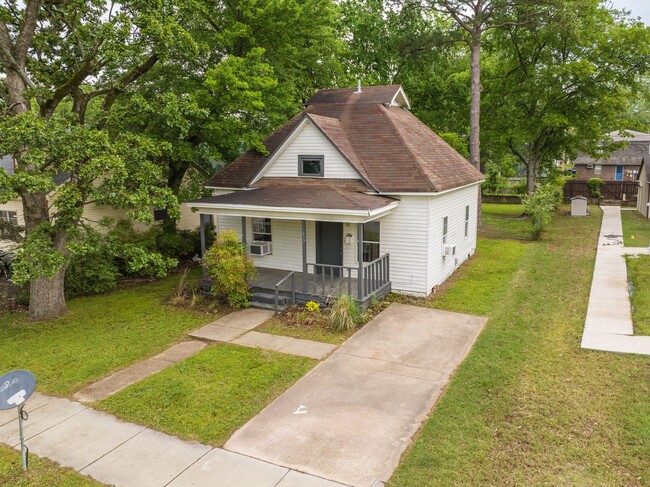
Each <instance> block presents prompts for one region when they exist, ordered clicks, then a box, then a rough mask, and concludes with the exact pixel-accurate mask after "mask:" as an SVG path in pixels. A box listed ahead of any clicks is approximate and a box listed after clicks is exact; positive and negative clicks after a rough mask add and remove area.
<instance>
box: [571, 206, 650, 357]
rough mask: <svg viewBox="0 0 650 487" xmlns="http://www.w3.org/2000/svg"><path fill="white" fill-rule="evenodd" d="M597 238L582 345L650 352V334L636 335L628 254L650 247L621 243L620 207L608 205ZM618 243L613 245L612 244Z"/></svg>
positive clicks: (607, 349) (584, 346) (621, 350)
mask: <svg viewBox="0 0 650 487" xmlns="http://www.w3.org/2000/svg"><path fill="white" fill-rule="evenodd" d="M602 209H603V222H602V224H601V228H600V235H599V238H598V249H597V252H596V262H595V264H594V277H593V279H592V282H591V292H590V295H589V305H588V307H587V316H586V318H585V328H584V332H583V336H582V342H581V347H582V348H587V349H592V350H603V351H610V352H621V353H638V354H644V355H650V337H641V336H633V333H634V327H633V322H632V312H631V306H630V295H629V291H628V282H627V266H626V263H625V255H628V254H648V253H650V249H646V248H638V247H631V248H626V247H623V246H622V239H620V238H615V239H612V238H609V237H607V235H621V234H622V233H623V225H622V221H621V208H620V207H617V206H605V207H602ZM617 242H618V244H619V245H613V244H617Z"/></svg>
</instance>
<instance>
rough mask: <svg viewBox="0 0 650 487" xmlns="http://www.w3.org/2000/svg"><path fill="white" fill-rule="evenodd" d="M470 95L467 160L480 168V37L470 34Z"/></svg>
mask: <svg viewBox="0 0 650 487" xmlns="http://www.w3.org/2000/svg"><path fill="white" fill-rule="evenodd" d="M470 51H471V83H470V88H471V96H470V111H469V130H470V132H469V162H471V163H472V165H474V167H476V169H478V170H479V171H480V170H481V37H480V34H478V35H473V36H472V43H471V46H470Z"/></svg>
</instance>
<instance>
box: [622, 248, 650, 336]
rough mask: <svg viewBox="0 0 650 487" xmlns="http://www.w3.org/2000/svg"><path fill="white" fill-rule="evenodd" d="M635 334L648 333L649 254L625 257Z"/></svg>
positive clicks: (649, 309)
mask: <svg viewBox="0 0 650 487" xmlns="http://www.w3.org/2000/svg"><path fill="white" fill-rule="evenodd" d="M626 260H627V278H628V281H629V282H630V283H631V288H632V289H631V293H630V302H631V303H632V322H633V324H634V334H635V335H646V336H647V335H650V256H648V255H641V256H638V257H636V258H634V257H630V256H628V257H626Z"/></svg>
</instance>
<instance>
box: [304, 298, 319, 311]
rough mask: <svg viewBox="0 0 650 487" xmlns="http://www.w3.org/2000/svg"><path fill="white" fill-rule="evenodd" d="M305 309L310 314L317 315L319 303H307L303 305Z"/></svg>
mask: <svg viewBox="0 0 650 487" xmlns="http://www.w3.org/2000/svg"><path fill="white" fill-rule="evenodd" d="M305 308H306V309H307V311H309V312H310V313H318V312H319V311H320V303H317V302H316V301H307V302H306V303H305Z"/></svg>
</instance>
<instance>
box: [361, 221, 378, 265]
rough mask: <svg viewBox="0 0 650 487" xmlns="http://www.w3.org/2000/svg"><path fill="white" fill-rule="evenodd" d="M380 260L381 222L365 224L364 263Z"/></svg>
mask: <svg viewBox="0 0 650 487" xmlns="http://www.w3.org/2000/svg"><path fill="white" fill-rule="evenodd" d="M378 258H379V222H370V223H364V224H363V261H364V262H372V261H373V260H376V259H378Z"/></svg>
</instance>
